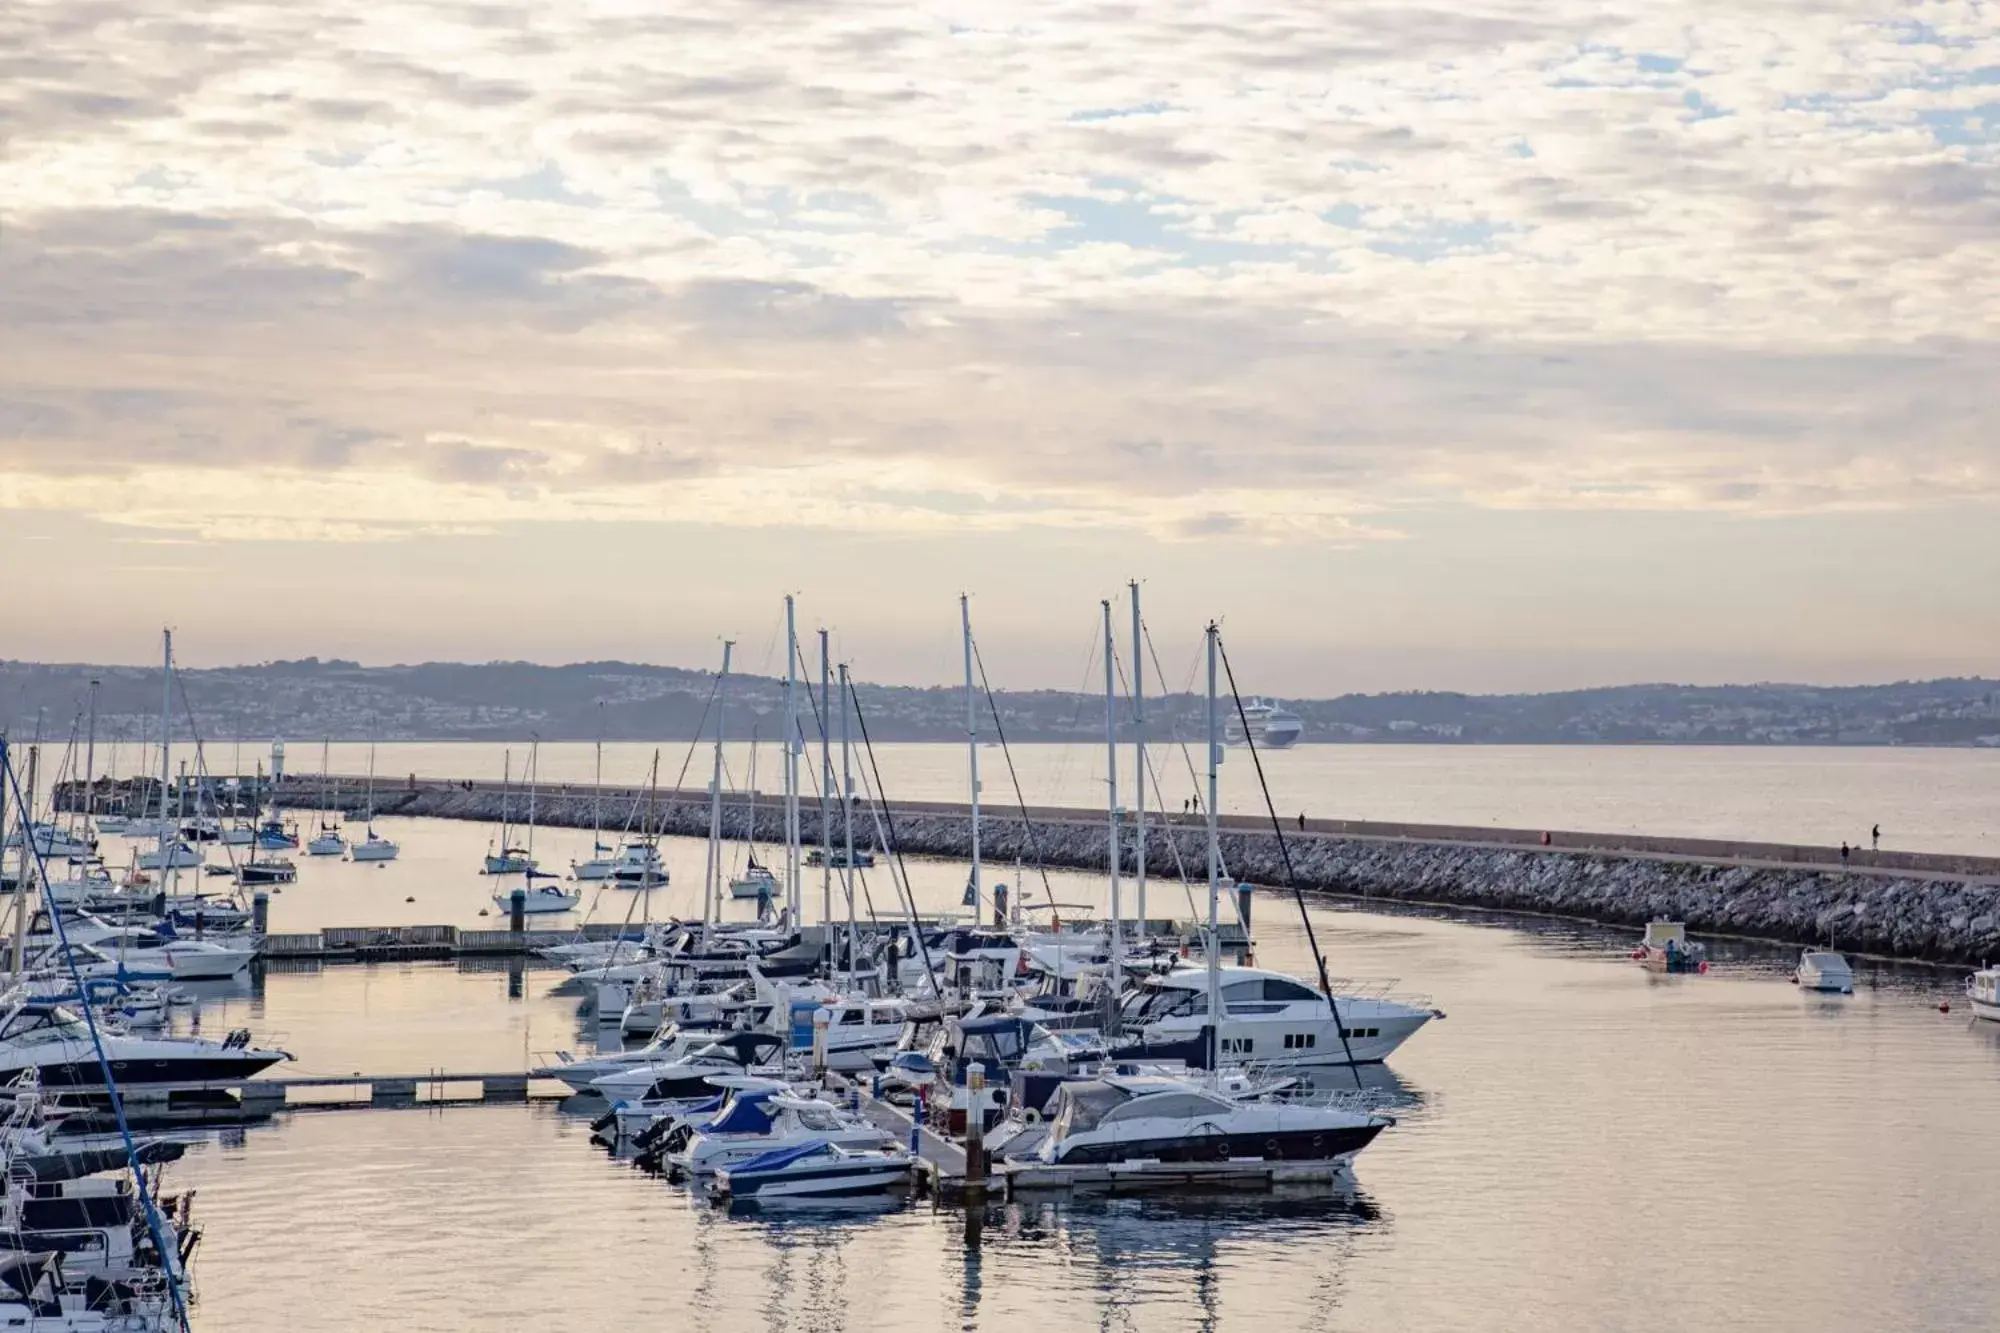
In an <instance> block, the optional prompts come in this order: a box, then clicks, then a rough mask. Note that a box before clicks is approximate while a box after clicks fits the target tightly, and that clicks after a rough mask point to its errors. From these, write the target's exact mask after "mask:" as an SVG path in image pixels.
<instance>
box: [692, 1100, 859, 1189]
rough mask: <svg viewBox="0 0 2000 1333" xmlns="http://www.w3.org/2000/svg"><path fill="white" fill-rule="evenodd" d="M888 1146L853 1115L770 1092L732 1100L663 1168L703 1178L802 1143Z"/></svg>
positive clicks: (822, 1102)
mask: <svg viewBox="0 0 2000 1333" xmlns="http://www.w3.org/2000/svg"><path fill="white" fill-rule="evenodd" d="M892 1142H894V1140H893V1139H891V1138H890V1136H889V1134H888V1132H887V1131H885V1130H883V1129H882V1128H881V1127H880V1126H879V1125H876V1124H875V1123H874V1122H873V1121H871V1120H868V1119H867V1118H865V1117H864V1116H861V1115H859V1114H857V1113H854V1112H849V1111H845V1110H842V1109H841V1108H840V1107H838V1106H835V1105H834V1104H833V1103H831V1102H826V1101H821V1100H820V1099H818V1098H817V1097H801V1096H795V1095H792V1094H789V1093H782V1092H780V1093H772V1094H770V1095H769V1096H767V1097H764V1098H762V1099H761V1100H757V1101H747V1100H743V1099H740V1098H736V1099H732V1100H731V1104H730V1106H729V1107H728V1108H727V1109H726V1110H725V1111H724V1113H723V1114H721V1115H718V1116H717V1117H716V1118H715V1119H714V1120H713V1121H711V1122H709V1124H708V1125H706V1126H705V1127H704V1128H702V1129H700V1130H698V1131H696V1132H695V1134H694V1135H693V1136H692V1137H691V1138H690V1139H689V1140H688V1143H687V1146H686V1147H685V1148H683V1149H681V1150H680V1151H679V1152H671V1151H670V1152H669V1153H668V1154H667V1156H666V1160H667V1161H668V1163H669V1164H670V1165H672V1166H674V1167H676V1168H678V1169H680V1170H682V1171H685V1172H686V1173H687V1174H689V1175H691V1176H706V1175H711V1174H713V1173H714V1172H716V1171H718V1170H720V1169H721V1168H723V1167H726V1166H734V1165H737V1164H740V1163H743V1162H747V1161H749V1160H751V1159H752V1158H755V1157H761V1156H763V1155H764V1154H766V1153H769V1152H774V1151H779V1150H782V1149H786V1148H801V1147H805V1146H806V1145H808V1144H822V1143H831V1144H834V1145H836V1146H838V1147H842V1148H880V1147H884V1146H887V1145H888V1144H890V1143H892Z"/></svg>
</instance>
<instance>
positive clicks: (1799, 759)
mask: <svg viewBox="0 0 2000 1333" xmlns="http://www.w3.org/2000/svg"><path fill="white" fill-rule="evenodd" d="M653 748H654V747H652V746H646V745H606V746H605V747H604V775H605V780H606V781H607V782H613V783H634V784H637V783H643V782H644V781H645V778H646V773H647V770H648V768H649V767H650V765H651V762H652V755H653ZM289 749H290V754H289V756H288V759H287V763H288V767H289V768H290V769H291V770H293V771H297V772H304V771H317V769H318V768H319V763H320V747H319V746H318V745H317V744H308V743H305V742H301V741H296V740H295V741H293V742H292V743H291V745H290V747H289ZM749 749H750V747H749V746H747V745H734V746H730V747H729V751H728V756H727V758H728V771H729V774H730V779H729V781H730V785H731V786H747V785H748V783H749V779H750V776H751V774H750V754H749ZM1192 749H1193V751H1198V750H1199V749H1200V746H1199V745H1196V746H1194V747H1192ZM508 750H511V751H512V753H513V763H514V772H515V775H516V776H517V777H518V776H519V774H520V771H521V764H522V762H523V760H524V757H525V755H526V747H525V746H518V745H517V746H500V745H486V744H457V743H426V744H401V743H399V744H385V745H383V746H381V747H380V750H379V753H378V756H377V761H376V767H377V772H378V773H379V774H381V775H382V780H383V782H384V783H385V785H386V784H387V783H390V782H392V781H394V780H396V779H405V780H406V779H407V778H408V776H409V775H410V774H411V773H416V774H418V775H420V776H423V777H434V778H445V777H448V778H484V779H491V780H498V779H499V777H500V775H501V768H502V759H503V753H504V752H505V751H508ZM1012 755H1013V761H1014V767H1015V769H1016V771H1017V774H1018V777H1019V782H1020V789H1021V794H1022V795H1023V796H1024V797H1025V798H1026V800H1027V802H1028V804H1029V805H1067V806H1081V807H1086V808H1090V807H1099V806H1102V805H1103V803H1104V796H1105V787H1104V779H1105V763H1104V751H1103V747H1102V746H1095V745H1021V746H1015V747H1013V751H1012ZM267 757H268V747H266V746H264V745H261V744H260V745H255V746H251V745H244V746H242V747H240V749H239V747H236V746H232V745H228V744H223V745H216V746H214V747H211V748H210V750H209V752H208V762H209V767H210V769H211V771H215V772H228V771H232V770H231V764H232V762H240V764H241V766H242V767H243V768H244V769H245V770H246V771H247V770H249V769H250V768H252V767H253V766H254V765H255V763H256V762H257V760H258V759H259V758H267ZM132 758H133V755H132V753H131V752H130V751H129V749H128V751H127V752H126V753H125V755H124V758H123V760H122V763H123V765H124V766H125V767H126V768H128V769H129V767H130V764H131V762H132ZM687 759H688V746H687V745H686V744H685V743H684V742H683V743H680V744H676V745H672V746H667V747H663V748H662V749H661V759H660V772H661V777H660V781H661V783H662V785H664V786H671V785H673V782H674V779H675V778H676V777H677V776H679V775H680V773H681V772H682V768H683V764H684V763H685V762H686V761H687ZM876 759H877V761H878V762H879V764H880V766H881V770H882V780H883V785H884V786H885V787H886V788H887V790H888V792H889V794H890V795H891V796H892V797H895V798H899V799H902V800H947V801H962V800H964V799H965V792H966V773H965V750H964V747H962V746H957V745H880V746H877V747H876ZM155 762H157V761H155ZM780 762H781V761H780V758H779V756H778V753H777V748H776V747H775V746H765V747H763V753H762V755H761V756H760V758H759V766H758V769H757V774H756V779H757V782H756V785H757V786H758V787H760V788H762V789H763V790H765V791H767V792H776V791H778V790H780V789H781V788H782V784H783V778H782V776H781V775H780V772H779V770H778V768H777V765H778V764H779V763H780ZM835 762H836V763H838V756H837V755H836V757H835ZM331 763H332V766H333V768H334V769H335V771H344V772H350V773H355V774H360V773H364V772H366V771H367V765H368V747H367V746H366V745H349V744H341V745H334V746H333V747H332V758H331ZM708 763H709V758H708V754H707V752H706V751H703V752H702V753H701V754H699V755H697V756H695V758H694V762H693V764H692V765H691V766H690V767H688V769H687V772H688V774H689V777H688V781H687V785H689V786H691V787H697V788H705V787H706V785H707V781H708ZM1264 763H1265V770H1266V776H1267V777H1268V778H1269V781H1270V783H1271V789H1272V795H1273V798H1274V800H1275V801H1276V804H1277V806H1278V809H1279V811H1280V812H1281V813H1283V814H1285V815H1287V816H1290V815H1292V814H1294V813H1297V812H1298V811H1301V810H1303V811H1307V812H1309V813H1311V814H1313V815H1315V816H1324V817H1328V818H1335V817H1340V818H1348V819H1381V820H1400V821H1414V822H1420V823H1433V824H1474V825H1489V826H1499V827H1503V828H1523V829H1544V828H1550V829H1578V830H1585V831H1590V832H1606V833H1653V834H1680V835H1685V836H1701V837H1717V838H1752V839H1759V840H1763V841H1769V842H1807V843H1816V844H1820V845H1825V846H1832V845H1834V844H1837V843H1839V842H1841V841H1843V840H1845V841H1847V842H1855V843H1865V842H1866V841H1867V838H1868V832H1869V829H1870V827H1871V826H1872V825H1875V824H1880V825H1881V826H1882V845H1883V846H1885V847H1893V848H1902V849H1907V850H1916V851H1956V852H1970V853H1985V854H1988V855H2000V750H1928V749H1825V748H1817V749H1816V748H1803V747H1802V748H1796V749H1780V748H1772V749H1755V748H1749V747H1698V746H1685V747H1683V746H1581V745H1578V746H1515V745H1492V746H1454V745H1307V746H1301V747H1299V748H1297V749H1294V750H1288V751H1284V752H1282V753H1273V754H1268V755H1265V756H1264ZM1120 764H1121V766H1122V767H1121V770H1120V773H1119V790H1120V792H1121V794H1122V799H1123V800H1124V802H1125V803H1127V804H1129V803H1130V802H1131V799H1132V788H1133V782H1134V778H1135V774H1134V772H1133V770H1132V767H1131V764H1132V757H1131V754H1130V750H1129V747H1127V749H1126V751H1125V753H1124V754H1123V755H1122V756H1121V759H1120ZM855 765H856V773H857V781H862V780H863V779H867V778H868V775H867V773H866V768H865V762H864V760H863V759H862V758H861V757H860V756H858V755H857V757H856V760H855ZM980 765H981V772H982V777H983V778H984V786H985V789H986V792H985V799H986V801H987V803H988V805H989V806H991V807H993V808H996V809H1004V808H1010V807H1011V806H1012V805H1013V804H1014V800H1015V791H1014V783H1013V780H1012V779H1011V778H1010V776H1009V773H1008V770H1007V754H1006V752H1004V751H1002V750H1000V749H999V748H997V747H988V748H985V749H982V750H981V752H980ZM594 766H595V755H594V751H593V747H592V746H590V745H589V744H549V745H544V746H543V747H542V749H541V772H542V780H543V781H544V782H545V783H547V784H551V785H554V784H560V783H564V782H588V781H590V779H591V774H592V772H593V770H594ZM802 767H803V768H804V770H805V772H806V774H807V776H806V777H805V778H804V779H803V780H804V781H805V782H806V783H807V784H808V786H810V784H811V782H812V778H811V774H812V772H813V771H814V763H813V762H812V761H808V762H806V763H805V764H803V765H802ZM1151 767H1152V769H1153V772H1154V775H1155V776H1154V779H1149V782H1152V781H1155V780H1156V781H1157V784H1158V789H1159V790H1160V791H1162V792H1164V793H1165V804H1166V805H1168V806H1171V807H1173V808H1176V809H1178V808H1179V807H1180V804H1181V802H1183V801H1184V800H1186V799H1187V798H1188V797H1189V796H1190V795H1192V794H1193V793H1194V791H1195V789H1196V782H1195V779H1194V775H1193V765H1192V763H1191V752H1189V751H1186V750H1184V749H1183V748H1182V747H1181V746H1179V745H1177V744H1168V743H1160V744H1158V745H1156V747H1155V749H1154V751H1153V755H1152V765H1151ZM1222 778H1223V800H1222V806H1223V808H1224V809H1225V810H1228V811H1230V812H1233V813H1239V814H1258V813H1262V811H1263V809H1264V806H1263V801H1262V797H1261V796H1260V794H1259V792H1258V789H1257V783H1256V773H1255V771H1254V769H1253V768H1252V767H1251V764H1250V757H1249V754H1248V753H1247V752H1244V751H1236V750H1232V751H1230V752H1229V758H1228V761H1227V762H1226V763H1225V764H1224V765H1223V769H1222ZM867 785H868V786H871V787H872V785H873V784H872V779H869V780H868V781H867ZM357 803H358V801H357ZM1160 803H1161V802H1160V801H1159V799H1158V798H1157V797H1155V798H1154V799H1153V801H1152V804H1153V806H1154V808H1158V807H1159V805H1160ZM606 819H607V821H610V822H613V823H616V822H618V821H619V819H620V816H619V815H617V814H615V813H607V815H606Z"/></svg>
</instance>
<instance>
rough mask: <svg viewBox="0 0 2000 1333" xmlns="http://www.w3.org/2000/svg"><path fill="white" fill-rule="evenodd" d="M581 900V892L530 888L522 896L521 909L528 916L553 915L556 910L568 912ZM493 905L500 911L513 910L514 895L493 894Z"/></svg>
mask: <svg viewBox="0 0 2000 1333" xmlns="http://www.w3.org/2000/svg"><path fill="white" fill-rule="evenodd" d="M582 901H583V895H582V894H581V893H562V892H560V891H556V890H547V889H530V890H529V891H528V892H527V893H526V894H525V895H524V896H523V900H522V904H521V910H522V911H524V912H526V913H527V914H528V915H529V916H553V915H555V914H556V913H558V912H569V911H574V910H575V909H576V905H577V904H578V903H580V902H582ZM493 902H494V905H495V906H497V907H498V908H499V909H500V910H501V911H502V912H512V911H513V910H514V896H513V895H512V894H508V893H496V894H494V895H493Z"/></svg>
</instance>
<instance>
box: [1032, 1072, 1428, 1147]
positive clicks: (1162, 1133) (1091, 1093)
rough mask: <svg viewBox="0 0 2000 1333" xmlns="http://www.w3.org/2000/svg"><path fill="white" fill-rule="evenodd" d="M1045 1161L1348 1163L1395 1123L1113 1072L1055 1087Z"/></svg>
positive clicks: (1190, 1081)
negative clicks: (1233, 1095) (1235, 1095)
mask: <svg viewBox="0 0 2000 1333" xmlns="http://www.w3.org/2000/svg"><path fill="white" fill-rule="evenodd" d="M1054 1108H1055V1109H1054V1114H1053V1115H1052V1116H1051V1118H1050V1121H1049V1131H1048V1134H1047V1136H1046V1137H1045V1138H1044V1139H1043V1140H1042V1142H1041V1144H1040V1146H1039V1147H1038V1148H1037V1149H1036V1151H1035V1153H1034V1155H1033V1157H1032V1158H1030V1159H1029V1160H1031V1161H1033V1162H1036V1163H1038V1164H1040V1165H1043V1166H1107V1165H1127V1166H1134V1165H1144V1164H1166V1163H1190V1162H1232V1161H1245V1160H1249V1161H1262V1162H1293V1163H1303V1162H1325V1163H1345V1162H1347V1161H1349V1160H1351V1159H1352V1158H1353V1156H1354V1155H1355V1154H1356V1153H1358V1152H1360V1151H1361V1150H1362V1149H1363V1148H1365V1147H1367V1146H1368V1145H1369V1144H1370V1143H1372V1142H1374V1141H1375V1137H1376V1136H1377V1135H1378V1134H1380V1133H1381V1132H1382V1131H1383V1130H1384V1129H1386V1128H1388V1127H1389V1126H1390V1125H1392V1124H1394V1123H1395V1122H1394V1121H1393V1120H1391V1119H1390V1118H1389V1117H1387V1116H1382V1115H1372V1114H1368V1113H1365V1112H1360V1111H1352V1110H1348V1109H1346V1108H1344V1107H1339V1106H1321V1105H1310V1104H1300V1103H1294V1102H1285V1101H1276V1100H1263V1099H1245V1100H1238V1099H1234V1098H1231V1097H1229V1096H1226V1095H1224V1094H1223V1093H1221V1092H1220V1091H1217V1090H1214V1089H1212V1088H1209V1087H1206V1086H1204V1085H1203V1083H1202V1081H1201V1080H1199V1079H1194V1078H1168V1077H1160V1076H1139V1077H1124V1076H1118V1075H1112V1076H1108V1077H1104V1078H1097V1079H1087V1080H1082V1081H1078V1082H1073V1083H1065V1084H1063V1085H1062V1086H1061V1087H1060V1088H1058V1089H1057V1090H1056V1100H1055V1103H1054Z"/></svg>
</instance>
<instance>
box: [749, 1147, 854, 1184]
mask: <svg viewBox="0 0 2000 1333" xmlns="http://www.w3.org/2000/svg"><path fill="white" fill-rule="evenodd" d="M832 1151H833V1145H832V1144H831V1143H807V1144H803V1145H801V1146H799V1147H796V1148H779V1149H776V1150H775V1151H772V1152H767V1153H761V1154H759V1155H758V1156H756V1157H752V1158H751V1159H750V1160H749V1161H747V1162H738V1163H737V1164H736V1165H735V1166H732V1167H730V1168H729V1175H730V1177H731V1179H737V1178H740V1177H743V1176H747V1175H750V1174H752V1173H754V1172H763V1171H782V1170H784V1169H785V1168H786V1167H788V1166H790V1165H791V1164H792V1163H794V1162H803V1161H805V1160H806V1159H807V1158H809V1157H821V1156H825V1155H828V1154H830V1153H832Z"/></svg>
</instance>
